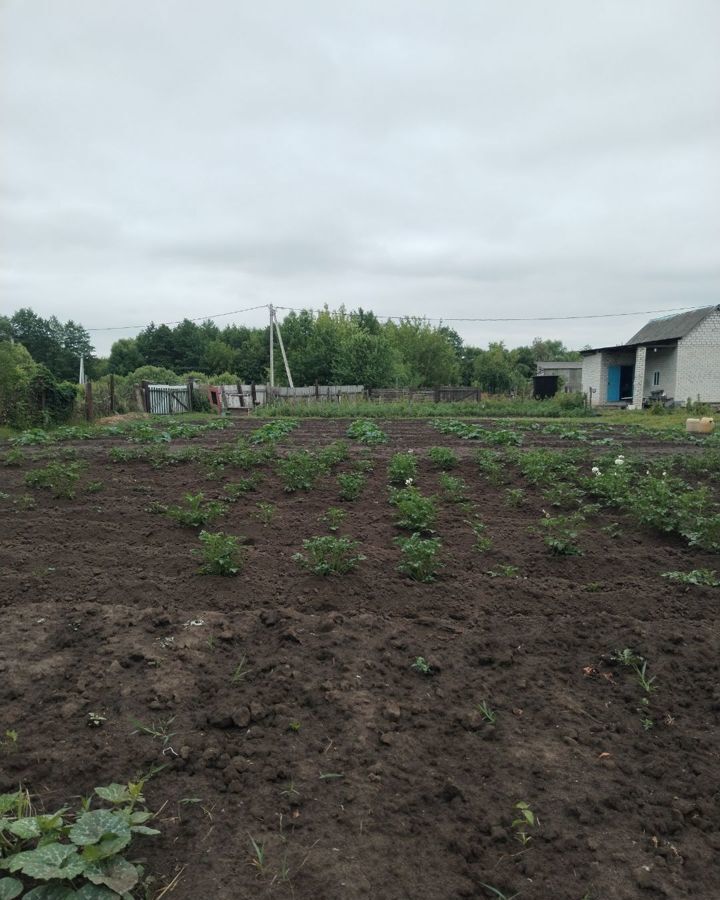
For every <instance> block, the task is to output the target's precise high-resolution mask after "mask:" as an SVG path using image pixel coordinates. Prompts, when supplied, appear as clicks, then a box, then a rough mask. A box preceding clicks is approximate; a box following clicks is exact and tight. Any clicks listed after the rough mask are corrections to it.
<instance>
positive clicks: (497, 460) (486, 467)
mask: <svg viewBox="0 0 720 900" xmlns="http://www.w3.org/2000/svg"><path fill="white" fill-rule="evenodd" d="M475 461H476V463H477V465H478V469H479V470H480V474H481V475H482V476H483V477H484V478H486V479H487V480H488V481H489V482H490V484H494V485H499V484H502V483H503V482H504V481H506V480H507V475H506V472H505V468H504V467H503V464H502V456H501V455H500V453H499V452H498V451H497V450H477V451H476V452H475Z"/></svg>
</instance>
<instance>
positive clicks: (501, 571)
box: [485, 564, 520, 578]
mask: <svg viewBox="0 0 720 900" xmlns="http://www.w3.org/2000/svg"><path fill="white" fill-rule="evenodd" d="M485 574H486V575H489V576H490V577H491V578H519V577H520V569H518V567H517V566H511V565H507V564H506V565H500V566H495V568H494V569H489V570H488V571H487V572H486V573H485Z"/></svg>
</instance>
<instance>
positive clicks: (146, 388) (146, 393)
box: [141, 381, 150, 413]
mask: <svg viewBox="0 0 720 900" xmlns="http://www.w3.org/2000/svg"><path fill="white" fill-rule="evenodd" d="M141 387H142V397H143V409H144V410H145V412H146V413H149V412H150V382H149V381H143V382H141Z"/></svg>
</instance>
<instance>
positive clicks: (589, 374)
mask: <svg viewBox="0 0 720 900" xmlns="http://www.w3.org/2000/svg"><path fill="white" fill-rule="evenodd" d="M602 356H603V354H602V353H591V354H589V355H588V356H583V360H582V364H583V366H582V390H583V393H584V394H587V395H588V399H589V400H590V403H592V405H593V406H597V405H598V404H599V403H604V402H605V400H604V397H603V398H601V397H600V390H599V389H600V385H601V384H603V380H602ZM605 371H606V375H605V383H607V369H606V370H605ZM590 388H593V390H594V391H596V393H594V394H592V396H591V395H590V393H589V391H590Z"/></svg>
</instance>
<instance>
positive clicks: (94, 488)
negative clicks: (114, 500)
mask: <svg viewBox="0 0 720 900" xmlns="http://www.w3.org/2000/svg"><path fill="white" fill-rule="evenodd" d="M85 490H86V491H87V492H88V494H98V493H100V491H104V490H105V485H104V484H103V483H102V481H89V482H88V483H87V484H86V485H85Z"/></svg>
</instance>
